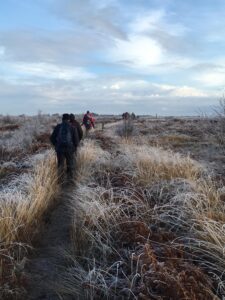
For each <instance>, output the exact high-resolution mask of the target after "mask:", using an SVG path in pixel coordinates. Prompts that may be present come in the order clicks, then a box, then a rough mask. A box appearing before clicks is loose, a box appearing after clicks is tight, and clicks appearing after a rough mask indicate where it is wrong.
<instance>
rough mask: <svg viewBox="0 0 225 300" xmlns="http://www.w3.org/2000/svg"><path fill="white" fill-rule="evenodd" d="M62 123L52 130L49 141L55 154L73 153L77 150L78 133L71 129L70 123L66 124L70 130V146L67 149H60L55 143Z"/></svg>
mask: <svg viewBox="0 0 225 300" xmlns="http://www.w3.org/2000/svg"><path fill="white" fill-rule="evenodd" d="M62 124H63V123H61V124H58V125H56V127H55V128H54V130H53V132H52V135H51V137H50V141H51V143H52V144H53V146H54V147H55V150H56V152H71V151H72V152H74V151H75V150H76V148H77V146H78V145H79V141H80V140H79V136H78V132H77V130H76V128H74V127H72V126H71V125H70V123H67V124H68V126H69V130H71V137H72V145H71V147H69V148H66V149H65V148H62V147H61V146H60V145H59V144H58V142H57V138H58V135H59V130H60V127H61V126H62Z"/></svg>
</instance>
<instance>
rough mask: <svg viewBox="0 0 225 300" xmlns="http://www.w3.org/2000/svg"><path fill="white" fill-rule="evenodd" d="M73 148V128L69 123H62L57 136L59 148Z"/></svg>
mask: <svg viewBox="0 0 225 300" xmlns="http://www.w3.org/2000/svg"><path fill="white" fill-rule="evenodd" d="M72 146H73V141H72V132H71V127H70V125H69V124H67V123H62V124H61V126H60V128H59V133H58V136H57V147H60V148H70V147H72Z"/></svg>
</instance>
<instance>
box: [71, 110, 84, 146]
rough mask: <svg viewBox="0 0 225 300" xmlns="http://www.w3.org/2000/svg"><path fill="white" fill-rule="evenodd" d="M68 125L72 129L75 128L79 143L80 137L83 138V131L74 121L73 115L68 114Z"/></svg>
mask: <svg viewBox="0 0 225 300" xmlns="http://www.w3.org/2000/svg"><path fill="white" fill-rule="evenodd" d="M70 124H71V126H72V127H74V128H76V130H77V133H78V137H79V141H81V140H82V137H83V130H82V128H81V126H80V123H79V122H78V121H77V120H76V119H75V116H74V114H70Z"/></svg>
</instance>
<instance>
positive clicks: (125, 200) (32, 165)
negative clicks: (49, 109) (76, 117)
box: [0, 115, 225, 300]
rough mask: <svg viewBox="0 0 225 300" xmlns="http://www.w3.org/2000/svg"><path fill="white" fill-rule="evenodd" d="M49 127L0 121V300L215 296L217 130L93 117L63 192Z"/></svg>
mask: <svg viewBox="0 0 225 300" xmlns="http://www.w3.org/2000/svg"><path fill="white" fill-rule="evenodd" d="M58 120H59V118H58V116H56V115H55V116H44V115H39V116H36V117H25V116H21V117H9V116H7V117H1V120H0V133H1V140H0V151H1V166H0V182H1V188H0V195H1V202H0V211H1V215H0V222H1V227H0V236H1V249H0V259H1V273H0V297H1V299H36V300H37V299H46V300H47V299H54V300H56V299H65V300H70V299H151V300H152V299H158V300H160V299H163V300H164V299H166V300H167V299H168V300H169V299H196V300H198V299H202V300H203V299H204V300H205V299H223V297H225V287H224V284H225V283H224V280H225V278H224V268H225V259H224V243H225V231H224V224H225V206H224V201H225V186H224V185H225V155H224V154H225V149H224V144H225V142H224V141H225V133H224V132H223V128H222V127H221V124H220V122H219V121H218V120H217V119H206V118H153V117H152V118H150V117H149V118H141V117H140V118H138V119H136V120H134V121H127V122H123V121H118V118H116V117H115V118H114V117H104V118H103V117H99V118H97V122H99V124H98V126H97V128H96V130H95V131H93V132H92V133H91V134H90V136H89V137H88V138H85V139H84V140H83V141H82V142H81V146H80V147H79V150H78V154H77V163H76V167H77V172H76V178H75V180H74V184H72V185H69V186H68V185H66V184H59V182H58V180H57V170H56V160H55V155H54V152H53V150H52V149H51V146H50V144H49V134H50V133H51V130H52V126H53V125H55V124H56V123H57V122H58ZM102 123H104V128H103V126H102ZM102 129H103V130H102Z"/></svg>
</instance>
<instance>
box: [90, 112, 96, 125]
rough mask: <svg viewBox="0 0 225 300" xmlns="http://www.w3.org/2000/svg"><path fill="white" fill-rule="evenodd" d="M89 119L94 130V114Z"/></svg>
mask: <svg viewBox="0 0 225 300" xmlns="http://www.w3.org/2000/svg"><path fill="white" fill-rule="evenodd" d="M89 118H90V121H91V126H92V127H93V128H95V118H94V116H93V114H89Z"/></svg>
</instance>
